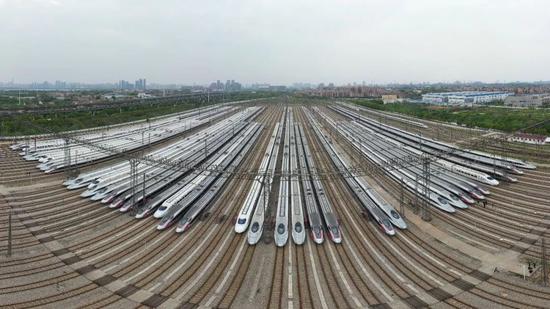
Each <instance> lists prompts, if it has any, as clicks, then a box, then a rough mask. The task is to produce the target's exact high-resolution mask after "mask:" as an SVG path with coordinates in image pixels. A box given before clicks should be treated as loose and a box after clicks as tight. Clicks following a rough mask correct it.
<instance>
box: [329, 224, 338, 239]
mask: <svg viewBox="0 0 550 309" xmlns="http://www.w3.org/2000/svg"><path fill="white" fill-rule="evenodd" d="M330 231H331V232H332V236H333V237H335V238H339V237H340V230H339V229H338V228H337V227H336V226H333V227H331V228H330Z"/></svg>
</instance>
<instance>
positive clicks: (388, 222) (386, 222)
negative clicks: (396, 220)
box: [382, 219, 392, 230]
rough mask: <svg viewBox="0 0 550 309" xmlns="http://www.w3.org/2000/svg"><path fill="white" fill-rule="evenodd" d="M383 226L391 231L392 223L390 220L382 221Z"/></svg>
mask: <svg viewBox="0 0 550 309" xmlns="http://www.w3.org/2000/svg"><path fill="white" fill-rule="evenodd" d="M382 224H383V225H384V226H385V227H386V228H387V229H388V230H391V228H392V227H391V223H390V221H389V220H388V219H382Z"/></svg>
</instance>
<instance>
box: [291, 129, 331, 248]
mask: <svg viewBox="0 0 550 309" xmlns="http://www.w3.org/2000/svg"><path fill="white" fill-rule="evenodd" d="M294 131H295V135H296V148H297V150H298V151H297V156H298V159H299V163H300V175H301V180H302V188H303V192H304V204H305V208H306V213H307V225H309V227H310V231H311V238H312V239H313V241H314V242H315V243H316V244H322V243H323V240H324V234H323V221H322V218H321V214H320V213H319V208H318V207H317V201H316V200H315V192H314V189H313V186H312V183H311V176H310V174H309V173H308V166H307V163H306V158H305V154H304V149H303V144H302V136H301V134H300V131H299V129H298V126H297V124H295V125H294Z"/></svg>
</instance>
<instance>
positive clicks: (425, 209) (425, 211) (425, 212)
mask: <svg viewBox="0 0 550 309" xmlns="http://www.w3.org/2000/svg"><path fill="white" fill-rule="evenodd" d="M423 161H424V162H423V164H422V167H423V171H422V172H423V174H424V175H423V176H424V192H423V193H424V200H423V201H422V219H423V220H424V221H431V220H432V214H431V212H430V209H429V201H430V158H429V157H428V156H425V157H424V160H423Z"/></svg>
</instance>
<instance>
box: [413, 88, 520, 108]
mask: <svg viewBox="0 0 550 309" xmlns="http://www.w3.org/2000/svg"><path fill="white" fill-rule="evenodd" d="M510 95H513V94H512V93H509V92H501V91H459V92H440V93H426V94H424V95H422V101H423V102H424V103H430V104H438V105H474V104H485V103H490V102H494V101H499V100H504V99H506V97H508V96H510Z"/></svg>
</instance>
